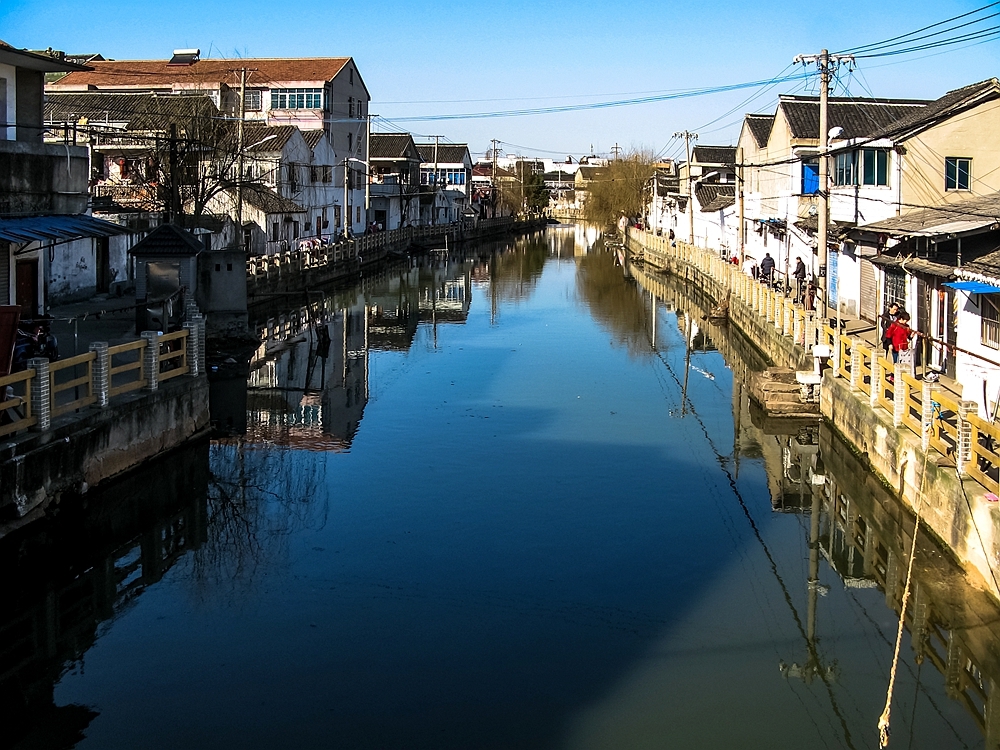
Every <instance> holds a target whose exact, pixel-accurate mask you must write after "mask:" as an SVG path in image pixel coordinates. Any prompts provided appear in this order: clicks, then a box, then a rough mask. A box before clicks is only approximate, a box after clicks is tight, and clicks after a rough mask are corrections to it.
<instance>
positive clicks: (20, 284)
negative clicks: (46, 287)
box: [14, 258, 38, 318]
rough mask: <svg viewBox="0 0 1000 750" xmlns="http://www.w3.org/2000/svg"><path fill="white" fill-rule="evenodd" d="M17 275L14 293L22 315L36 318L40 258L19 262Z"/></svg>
mask: <svg viewBox="0 0 1000 750" xmlns="http://www.w3.org/2000/svg"><path fill="white" fill-rule="evenodd" d="M16 273H17V281H16V284H15V288H14V292H15V295H16V300H17V304H18V305H20V306H21V315H22V316H23V317H25V318H34V317H35V316H36V315H38V258H32V259H30V260H19V261H17V265H16Z"/></svg>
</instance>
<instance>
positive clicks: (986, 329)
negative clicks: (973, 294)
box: [979, 294, 1000, 349]
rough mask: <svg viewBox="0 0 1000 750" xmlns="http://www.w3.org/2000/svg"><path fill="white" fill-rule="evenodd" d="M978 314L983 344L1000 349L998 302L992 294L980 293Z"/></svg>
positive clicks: (999, 304) (999, 307) (999, 303)
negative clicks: (980, 321)
mask: <svg viewBox="0 0 1000 750" xmlns="http://www.w3.org/2000/svg"><path fill="white" fill-rule="evenodd" d="M979 315H980V317H981V320H982V324H981V328H980V341H982V344H983V346H988V347H990V349H1000V302H998V301H997V299H996V298H995V297H994V296H993V295H992V294H980V295H979Z"/></svg>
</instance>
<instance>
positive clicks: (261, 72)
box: [52, 57, 351, 91]
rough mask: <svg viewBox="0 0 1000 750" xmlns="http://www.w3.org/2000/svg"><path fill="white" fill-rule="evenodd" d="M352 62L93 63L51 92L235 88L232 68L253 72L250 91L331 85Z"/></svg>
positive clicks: (335, 59) (339, 59) (322, 59)
mask: <svg viewBox="0 0 1000 750" xmlns="http://www.w3.org/2000/svg"><path fill="white" fill-rule="evenodd" d="M350 60H351V58H349V57H301V58H274V57H272V58H256V59H245V58H241V59H239V60H221V59H212V60H198V61H197V62H194V63H192V64H191V65H170V64H168V61H167V60H94V61H93V62H91V63H89V66H90V67H91V68H93V70H89V71H76V72H73V73H70V74H69V75H67V76H66V77H65V78H62V79H60V80H59V81H58V83H55V84H52V88H53V90H56V91H58V90H60V89H63V90H65V89H69V88H84V87H87V86H96V87H98V88H110V89H113V88H122V87H131V88H153V87H158V86H159V87H162V86H170V85H172V84H175V83H176V84H180V85H190V86H198V85H202V86H203V85H205V84H213V85H214V84H220V83H225V84H227V85H230V86H236V85H238V83H239V75H238V74H237V73H236V72H234V68H235V67H236V66H237V63H238V64H239V67H246V68H256V70H254V71H253V72H252V73H251V74H250V77H249V79H248V81H247V83H248V85H249V86H251V87H254V86H261V85H264V84H266V85H267V86H268V87H271V86H275V85H276V84H284V83H308V82H319V81H331V80H333V78H334V77H335V76H336V75H337V74H338V73H339V72H340V71H341V70H343V68H344V66H345V65H347V63H348V62H349V61H350Z"/></svg>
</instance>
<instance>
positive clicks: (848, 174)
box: [817, 151, 858, 185]
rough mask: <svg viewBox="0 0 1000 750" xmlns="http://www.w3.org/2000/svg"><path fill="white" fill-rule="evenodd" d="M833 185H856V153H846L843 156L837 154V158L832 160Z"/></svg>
mask: <svg viewBox="0 0 1000 750" xmlns="http://www.w3.org/2000/svg"><path fill="white" fill-rule="evenodd" d="M817 174H818V172H817ZM833 184H834V185H857V184H858V162H857V152H856V151H848V152H846V153H843V154H837V157H836V159H835V160H834V169H833Z"/></svg>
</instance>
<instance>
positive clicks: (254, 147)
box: [243, 122, 298, 154]
mask: <svg viewBox="0 0 1000 750" xmlns="http://www.w3.org/2000/svg"><path fill="white" fill-rule="evenodd" d="M296 130H298V128H296V127H295V126H294V125H270V126H269V125H264V124H263V123H256V122H248V123H245V124H244V125H243V142H244V143H245V144H247V151H248V152H249V153H258V154H272V153H275V152H279V151H281V150H283V149H284V148H285V146H286V145H287V144H288V141H289V140H290V139H291V138H292V136H294V135H295V131H296Z"/></svg>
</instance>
